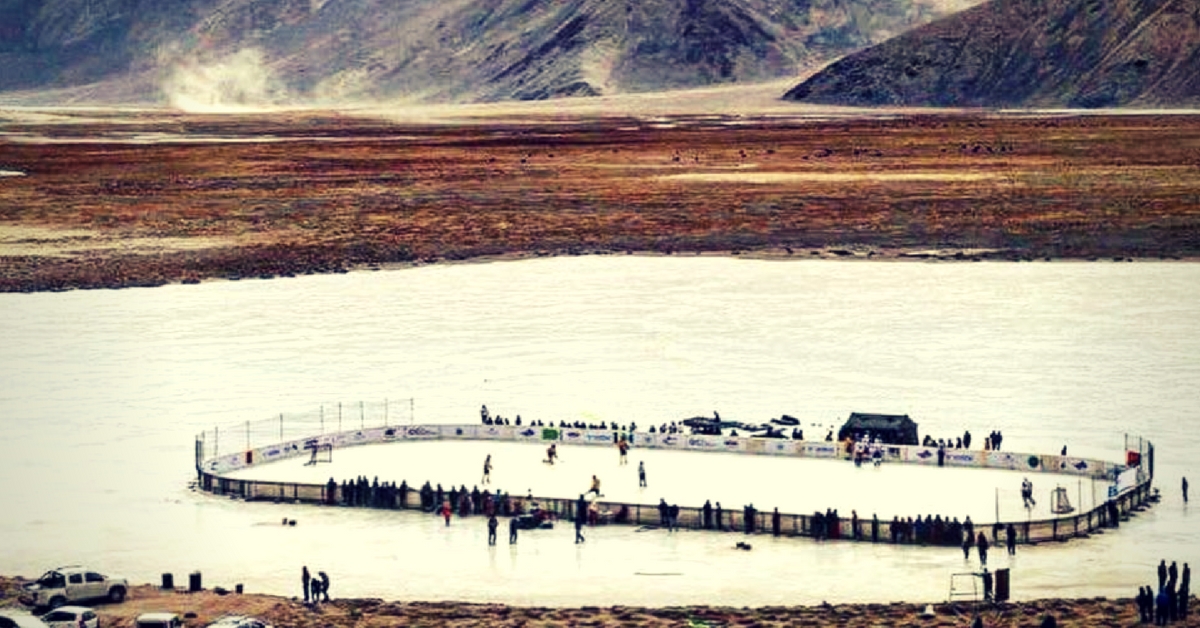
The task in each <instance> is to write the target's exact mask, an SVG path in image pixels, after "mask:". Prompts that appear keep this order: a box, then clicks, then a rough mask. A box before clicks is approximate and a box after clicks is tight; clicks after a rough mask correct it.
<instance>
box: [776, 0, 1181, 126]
mask: <svg viewBox="0 0 1200 628" xmlns="http://www.w3.org/2000/svg"><path fill="white" fill-rule="evenodd" d="M1198 76H1200V3H1197V2H1194V1H1190V0H1104V1H1100V0H991V1H990V2H987V3H985V4H982V5H979V6H976V7H973V8H970V9H967V10H965V11H963V12H961V13H958V14H955V15H952V16H949V17H945V18H943V19H940V20H937V21H935V22H932V23H930V24H927V25H924V26H922V27H919V28H917V29H914V30H912V31H909V32H907V33H905V34H903V35H900V36H899V37H896V38H894V39H891V40H889V41H886V42H884V43H882V44H878V45H876V46H873V47H870V48H867V49H864V50H861V51H859V52H857V53H853V54H851V55H848V56H846V57H844V58H842V59H840V60H838V61H836V62H834V63H832V64H830V65H829V66H828V67H826V68H825V69H823V70H822V71H820V72H817V73H815V74H814V75H813V76H811V77H809V78H808V79H807V80H805V81H804V82H802V83H800V84H798V85H796V86H795V87H793V88H792V89H791V90H789V91H788V92H787V93H786V94H785V96H784V98H785V99H788V100H799V101H804V102H809V103H814V104H838V105H858V106H878V105H903V106H946V107H962V106H968V107H1069V108H1099V107H1163V106H1196V105H1200V78H1198Z"/></svg>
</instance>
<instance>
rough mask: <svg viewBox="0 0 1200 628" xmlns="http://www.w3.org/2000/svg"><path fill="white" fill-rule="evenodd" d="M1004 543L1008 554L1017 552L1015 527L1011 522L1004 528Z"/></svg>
mask: <svg viewBox="0 0 1200 628" xmlns="http://www.w3.org/2000/svg"><path fill="white" fill-rule="evenodd" d="M1004 544H1005V545H1006V546H1008V555H1009V556H1014V555H1016V553H1017V528H1016V526H1014V525H1013V524H1011V523H1010V524H1008V527H1007V528H1005V529H1004Z"/></svg>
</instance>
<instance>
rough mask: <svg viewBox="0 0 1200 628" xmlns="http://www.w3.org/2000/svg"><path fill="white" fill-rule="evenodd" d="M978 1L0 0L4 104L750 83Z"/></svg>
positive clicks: (487, 95) (486, 96)
mask: <svg viewBox="0 0 1200 628" xmlns="http://www.w3.org/2000/svg"><path fill="white" fill-rule="evenodd" d="M976 1H978V0H641V1H638V2H635V1H633V0H625V1H621V0H617V1H612V0H410V1H407V2H402V3H397V2H394V1H392V0H158V1H157V2H148V1H146V0H0V23H6V24H8V23H11V24H18V25H19V27H9V28H7V29H0V91H7V92H12V91H14V90H25V91H28V92H31V93H33V92H36V91H38V90H44V89H57V90H60V92H59V93H60V94H63V95H70V94H74V95H75V96H74V97H78V98H86V99H96V100H101V101H104V100H108V101H124V102H155V101H162V100H164V99H166V100H171V99H174V98H175V97H176V96H178V95H179V94H176V93H175V92H182V99H183V100H190V101H196V102H200V101H217V100H221V99H222V98H225V99H230V98H232V99H233V100H238V99H239V98H240V99H242V100H252V99H255V98H257V99H265V100H268V101H269V100H279V99H306V100H309V101H338V100H341V99H348V100H354V99H375V98H400V99H407V100H414V101H423V102H479V101H497V100H539V99H546V98H553V97H559V96H589V95H600V94H613V93H630V92H642V91H659V90H664V89H680V88H689V87H701V86H707V85H722V84H733V83H752V82H760V81H768V80H775V79H779V78H785V77H788V76H799V75H802V74H804V73H806V72H808V71H811V70H813V69H815V68H816V67H819V66H820V65H822V64H824V63H827V62H828V61H830V60H832V59H834V58H837V57H839V56H842V55H844V54H846V53H847V52H850V51H853V50H857V49H859V48H862V47H865V46H868V45H870V44H872V43H877V42H879V41H883V40H884V39H886V38H887V37H890V36H892V35H894V34H895V33H897V32H902V31H904V30H907V29H908V28H911V27H913V26H916V25H919V24H924V23H927V22H929V21H930V20H932V19H935V18H937V17H939V16H942V15H945V14H947V13H948V12H950V11H952V10H954V9H958V8H961V7H964V6H969V5H971V4H973V3H974V2H976ZM155 84H158V85H164V86H165V89H164V90H163V91H162V92H161V93H148V92H150V91H152V90H153V88H152V87H148V86H151V85H155ZM172 90H174V91H172ZM205 90H209V91H212V92H215V93H204V92H205ZM226 92H229V93H226Z"/></svg>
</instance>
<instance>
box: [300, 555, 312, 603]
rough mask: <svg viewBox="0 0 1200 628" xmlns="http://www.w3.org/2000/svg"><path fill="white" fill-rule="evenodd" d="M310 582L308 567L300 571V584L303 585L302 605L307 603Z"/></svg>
mask: <svg viewBox="0 0 1200 628" xmlns="http://www.w3.org/2000/svg"><path fill="white" fill-rule="evenodd" d="M311 581H312V576H311V575H309V573H308V565H305V566H304V568H303V569H302V570H301V571H300V582H301V583H303V584H304V603H305V604H307V603H308V589H309V583H310V582H311Z"/></svg>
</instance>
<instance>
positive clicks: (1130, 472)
mask: <svg viewBox="0 0 1200 628" xmlns="http://www.w3.org/2000/svg"><path fill="white" fill-rule="evenodd" d="M1137 485H1138V470H1137V469H1136V468H1133V469H1126V470H1124V471H1122V472H1121V473H1120V474H1119V475H1117V482H1116V484H1114V485H1113V487H1112V488H1115V489H1116V494H1115V495H1114V494H1113V491H1112V490H1111V489H1110V490H1109V497H1117V496H1118V495H1124V494H1125V493H1128V492H1129V491H1132V490H1133V489H1134V488H1136V487H1137Z"/></svg>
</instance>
